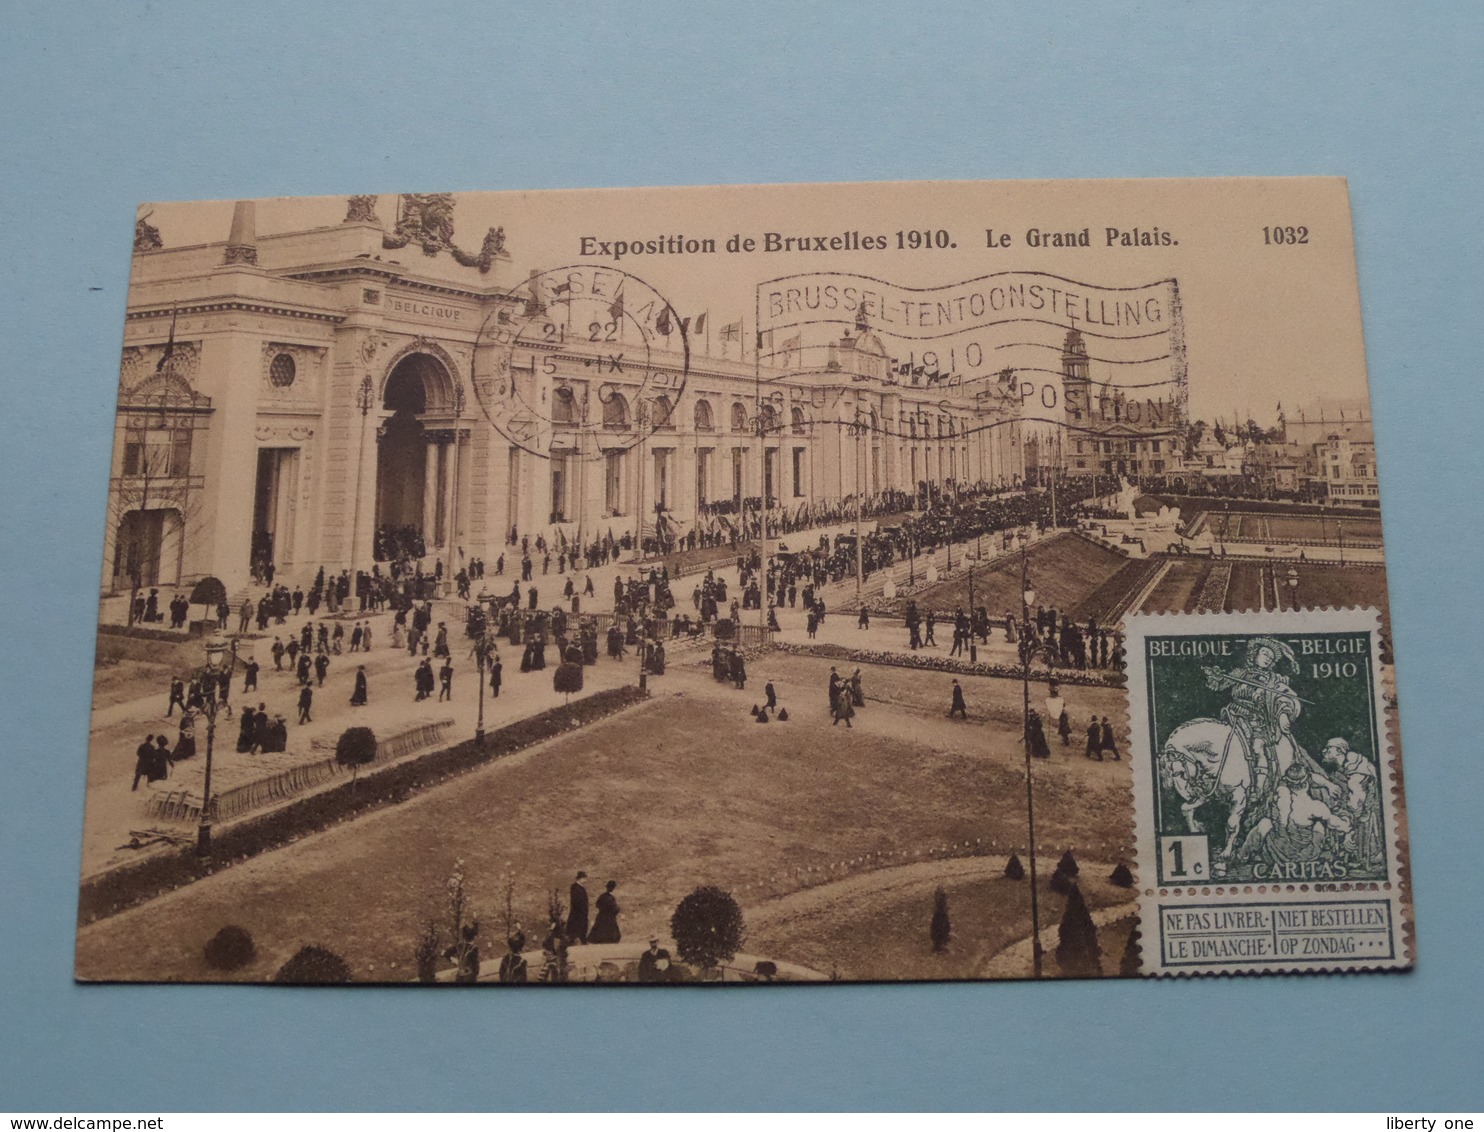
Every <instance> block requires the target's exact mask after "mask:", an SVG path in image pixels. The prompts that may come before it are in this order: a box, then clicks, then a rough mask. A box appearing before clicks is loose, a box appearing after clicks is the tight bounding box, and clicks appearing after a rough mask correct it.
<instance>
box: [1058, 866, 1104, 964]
mask: <svg viewBox="0 0 1484 1132" xmlns="http://www.w3.org/2000/svg"><path fill="white" fill-rule="evenodd" d="M1068 883H1069V884H1070V883H1071V882H1070V881H1068ZM1057 938H1058V942H1057V945H1056V962H1057V965H1058V966H1059V967H1061V969H1062V972H1063V973H1064V974H1067V975H1073V976H1076V977H1080V978H1089V977H1092V976H1095V975H1100V974H1102V966H1101V964H1099V962H1098V959H1099V957H1100V956H1101V955H1102V953H1103V952H1102V949H1101V948H1100V947H1099V946H1098V929H1097V925H1096V924H1094V923H1093V922H1092V913H1091V912H1089V911H1088V910H1087V901H1086V900H1084V899H1082V890H1081V889H1080V888H1078V887H1077V886H1076V885H1075V884H1073V885H1072V888H1071V891H1070V892H1068V893H1067V906H1066V908H1065V909H1064V910H1063V912H1062V916H1061V926H1060V927H1059V928H1058V929H1057Z"/></svg>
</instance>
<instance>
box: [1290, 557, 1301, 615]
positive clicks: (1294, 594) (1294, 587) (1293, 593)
mask: <svg viewBox="0 0 1484 1132" xmlns="http://www.w3.org/2000/svg"><path fill="white" fill-rule="evenodd" d="M1298 582H1299V579H1298V568H1297V567H1295V566H1290V567H1289V568H1288V608H1289V609H1297V608H1298Z"/></svg>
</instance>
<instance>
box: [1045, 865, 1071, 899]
mask: <svg viewBox="0 0 1484 1132" xmlns="http://www.w3.org/2000/svg"><path fill="white" fill-rule="evenodd" d="M1046 887H1047V888H1049V889H1051V891H1052V892H1055V893H1056V894H1057V895H1059V896H1066V895H1068V894H1070V893H1071V892H1072V890H1073V889H1075V888H1076V887H1077V882H1076V881H1074V880H1073V879H1072V878H1071V877H1069V876H1068V875H1067V874H1066V873H1064V872H1062V871H1061V870H1060V869H1057V870H1056V872H1054V873H1052V874H1051V880H1050V881H1049V882H1048V883H1047V885H1046Z"/></svg>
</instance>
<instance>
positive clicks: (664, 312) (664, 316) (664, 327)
mask: <svg viewBox="0 0 1484 1132" xmlns="http://www.w3.org/2000/svg"><path fill="white" fill-rule="evenodd" d="M654 328H655V329H656V330H658V331H659V332H660V333H661V334H663V335H664V336H665V337H666V338H668V337H670V335H671V334H673V333H674V332H675V328H674V327H673V326H672V325H670V307H669V306H668V304H667V305H666V306H665V307H664V308H662V309H661V310H660V313H659V317H657V318H656V319H655V320H654Z"/></svg>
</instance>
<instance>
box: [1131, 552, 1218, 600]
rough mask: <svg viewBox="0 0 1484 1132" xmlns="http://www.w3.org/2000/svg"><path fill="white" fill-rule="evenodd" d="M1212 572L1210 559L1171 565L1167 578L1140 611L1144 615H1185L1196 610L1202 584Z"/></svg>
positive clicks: (1190, 560) (1177, 560) (1179, 562)
mask: <svg viewBox="0 0 1484 1132" xmlns="http://www.w3.org/2000/svg"><path fill="white" fill-rule="evenodd" d="M1210 572H1211V562H1210V561H1209V560H1208V559H1199V560H1196V559H1179V558H1177V559H1176V560H1175V561H1173V562H1171V563H1170V568H1169V570H1167V571H1166V572H1165V576H1164V577H1163V578H1161V579H1160V581H1159V585H1157V586H1155V587H1154V590H1153V592H1152V593H1150V595H1149V596H1148V598H1146V599H1145V601H1144V604H1143V605H1142V606H1140V607H1139V608H1140V611H1141V612H1144V613H1185V612H1188V611H1190V610H1192V609H1194V608H1195V599H1196V597H1197V596H1198V595H1199V594H1200V592H1201V583H1202V582H1204V581H1205V580H1206V575H1207V574H1209V573H1210Z"/></svg>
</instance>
